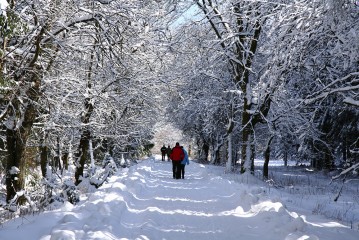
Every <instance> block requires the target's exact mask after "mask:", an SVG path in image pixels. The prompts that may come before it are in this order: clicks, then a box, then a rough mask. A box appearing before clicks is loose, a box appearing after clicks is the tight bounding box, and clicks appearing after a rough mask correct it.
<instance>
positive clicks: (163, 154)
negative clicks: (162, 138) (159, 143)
mask: <svg viewBox="0 0 359 240" xmlns="http://www.w3.org/2000/svg"><path fill="white" fill-rule="evenodd" d="M161 153H162V161H164V160H165V158H166V153H167V148H166V146H165V145H164V144H163V147H161Z"/></svg>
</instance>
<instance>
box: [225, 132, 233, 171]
mask: <svg viewBox="0 0 359 240" xmlns="http://www.w3.org/2000/svg"><path fill="white" fill-rule="evenodd" d="M227 141H228V153H227V154H228V158H227V163H226V171H227V172H230V171H231V170H232V159H233V157H232V133H229V134H228V136H227Z"/></svg>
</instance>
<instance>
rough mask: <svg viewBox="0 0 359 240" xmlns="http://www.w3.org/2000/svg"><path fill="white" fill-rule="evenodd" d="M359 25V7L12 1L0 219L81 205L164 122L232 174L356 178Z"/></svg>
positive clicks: (219, 0)
mask: <svg viewBox="0 0 359 240" xmlns="http://www.w3.org/2000/svg"><path fill="white" fill-rule="evenodd" d="M358 22H359V2H358V1H356V0H327V1H322V0H277V1H268V0H132V1H125V0H66V1H63V0H36V1H35V0H18V1H15V0H0V43H1V45H0V123H1V131H0V178H1V190H0V209H1V216H0V218H1V219H3V218H9V216H10V217H12V216H14V215H13V214H18V213H20V214H21V213H26V212H29V211H30V212H31V211H32V210H33V209H40V210H41V209H45V208H46V207H47V206H49V205H50V204H51V203H53V202H54V201H69V202H71V203H76V202H77V201H78V194H79V192H81V191H83V188H81V186H82V183H83V182H85V181H86V182H89V183H90V184H91V185H92V186H94V187H96V188H98V187H100V186H101V185H102V184H103V183H104V182H105V181H106V179H107V177H108V176H110V175H111V174H113V171H115V169H116V167H127V166H130V165H133V164H136V159H139V158H141V157H142V156H147V155H150V154H151V151H152V150H153V147H154V143H153V137H154V135H155V132H156V128H155V125H156V123H158V122H164V123H168V124H172V125H173V126H175V127H176V128H177V129H179V130H181V131H182V132H183V134H184V136H185V137H186V139H187V141H188V142H191V143H192V144H193V149H194V156H195V158H196V159H197V160H198V161H199V162H202V163H206V164H214V165H223V166H225V169H226V171H227V172H236V173H237V174H243V173H245V172H251V173H253V172H254V170H255V169H254V168H255V165H254V160H255V159H256V158H260V159H264V166H263V179H265V180H267V179H268V178H269V171H270V169H269V167H268V166H269V162H270V160H271V159H283V162H284V165H286V164H287V162H288V161H289V160H294V161H296V162H297V164H298V165H301V164H304V163H309V164H310V167H311V168H312V169H313V170H315V171H323V172H324V173H329V172H332V171H336V174H335V176H336V177H334V178H333V180H336V179H341V180H345V179H353V178H356V179H357V178H358V169H359V91H358V89H359V24H358ZM5 216H6V217H5Z"/></svg>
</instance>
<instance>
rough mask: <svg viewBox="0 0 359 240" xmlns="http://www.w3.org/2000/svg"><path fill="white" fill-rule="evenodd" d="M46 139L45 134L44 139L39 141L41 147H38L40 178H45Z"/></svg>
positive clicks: (46, 161) (46, 162)
mask: <svg viewBox="0 0 359 240" xmlns="http://www.w3.org/2000/svg"><path fill="white" fill-rule="evenodd" d="M46 139H47V134H45V136H44V138H43V139H41V143H40V144H41V146H40V166H41V173H42V177H44V178H46V174H47V172H46V171H47V166H48V164H49V162H48V158H47V152H48V147H47V144H46Z"/></svg>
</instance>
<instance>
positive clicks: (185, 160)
mask: <svg viewBox="0 0 359 240" xmlns="http://www.w3.org/2000/svg"><path fill="white" fill-rule="evenodd" d="M181 148H182V151H183V154H184V159H183V160H182V161H181V177H182V179H184V168H185V167H186V165H188V164H189V159H188V153H187V151H186V149H184V147H183V146H181Z"/></svg>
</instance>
